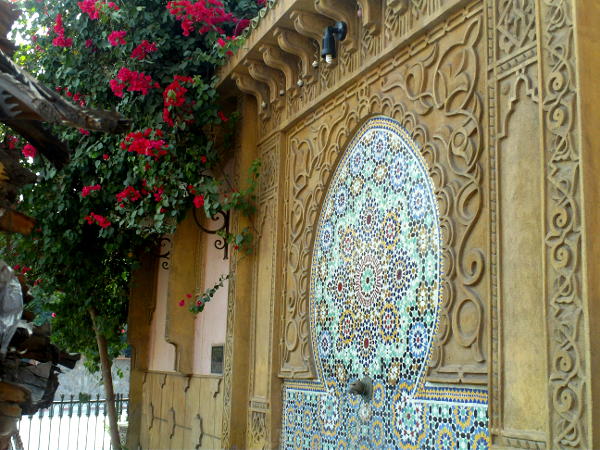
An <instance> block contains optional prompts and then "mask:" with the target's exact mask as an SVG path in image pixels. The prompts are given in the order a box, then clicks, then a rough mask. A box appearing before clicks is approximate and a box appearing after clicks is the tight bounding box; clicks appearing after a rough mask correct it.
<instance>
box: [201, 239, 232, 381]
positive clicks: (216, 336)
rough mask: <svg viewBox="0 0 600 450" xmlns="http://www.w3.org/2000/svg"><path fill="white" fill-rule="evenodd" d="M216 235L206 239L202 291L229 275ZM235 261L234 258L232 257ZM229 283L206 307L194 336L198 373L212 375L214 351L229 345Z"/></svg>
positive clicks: (226, 283) (226, 261)
mask: <svg viewBox="0 0 600 450" xmlns="http://www.w3.org/2000/svg"><path fill="white" fill-rule="evenodd" d="M216 239H219V238H218V236H215V235H208V234H207V235H205V243H206V245H205V248H204V252H205V253H204V281H203V283H202V284H201V285H202V290H205V289H207V288H209V287H212V286H213V285H214V284H215V283H216V282H217V280H218V279H219V277H220V276H221V275H224V274H227V273H229V260H224V259H223V250H217V249H216V248H215V246H214V243H215V240H216ZM230 257H233V255H230ZM228 289H229V284H228V282H225V285H224V286H223V287H222V288H220V289H219V290H218V291H217V293H216V294H215V296H214V297H213V300H212V301H211V302H209V303H207V304H206V307H205V308H204V311H202V312H201V313H199V314H198V315H197V317H196V330H195V335H194V373H195V374H199V375H208V374H210V357H211V347H212V346H213V345H222V344H224V343H225V331H226V328H227V292H228Z"/></svg>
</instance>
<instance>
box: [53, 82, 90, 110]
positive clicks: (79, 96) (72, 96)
mask: <svg viewBox="0 0 600 450" xmlns="http://www.w3.org/2000/svg"><path fill="white" fill-rule="evenodd" d="M54 90H55V91H56V92H62V91H63V88H62V87H60V86H56V88H54ZM64 94H65V95H66V96H67V97H69V98H70V99H72V100H73V101H74V102H75V103H78V104H79V106H85V98H84V97H83V95H82V94H81V93H80V92H76V93H75V94H73V93H72V92H71V91H70V90H69V88H64Z"/></svg>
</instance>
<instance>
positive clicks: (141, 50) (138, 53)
mask: <svg viewBox="0 0 600 450" xmlns="http://www.w3.org/2000/svg"><path fill="white" fill-rule="evenodd" d="M156 50H158V48H157V47H156V44H155V43H154V42H148V41H147V40H145V39H144V40H143V41H142V43H141V44H140V45H138V46H137V47H136V48H134V49H133V51H132V52H131V58H133V59H137V60H138V61H141V60H142V59H144V58H145V57H146V55H148V54H150V53H153V52H155V51H156Z"/></svg>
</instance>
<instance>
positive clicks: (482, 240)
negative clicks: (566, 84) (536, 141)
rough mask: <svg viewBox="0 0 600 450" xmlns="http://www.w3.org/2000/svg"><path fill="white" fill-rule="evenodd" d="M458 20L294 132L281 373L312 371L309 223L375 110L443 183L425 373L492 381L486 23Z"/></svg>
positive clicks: (433, 376) (311, 224)
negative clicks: (435, 301)
mask: <svg viewBox="0 0 600 450" xmlns="http://www.w3.org/2000/svg"><path fill="white" fill-rule="evenodd" d="M473 14H474V13H473ZM465 19H466V17H465ZM459 25H460V23H459ZM457 27H458V25H454V31H453V36H452V37H448V39H447V40H444V39H443V37H442V39H440V41H439V42H435V43H433V44H431V45H429V46H427V47H426V48H425V50H423V51H422V52H421V53H419V54H417V55H415V56H414V57H408V56H407V59H408V61H407V62H406V66H405V67H404V68H401V67H397V68H394V67H391V64H390V67H389V68H386V69H385V71H386V72H385V73H387V76H386V77H384V78H383V79H381V78H380V80H379V81H375V80H376V79H377V78H376V77H377V75H375V74H373V75H372V77H371V76H366V77H365V79H366V80H369V81H365V82H364V83H361V84H358V85H354V86H353V87H352V88H351V89H349V90H347V91H346V93H345V94H344V95H342V96H340V97H339V98H337V99H335V100H334V101H332V102H330V103H329V104H327V105H324V107H323V109H325V110H327V111H330V112H328V113H326V114H323V113H319V120H318V121H316V120H315V118H314V117H309V118H307V119H306V120H305V121H303V123H301V124H298V125H297V126H296V127H295V130H296V131H293V132H292V134H291V138H290V148H289V155H290V156H289V163H288V168H287V174H286V175H285V176H284V179H286V180H288V181H287V183H288V188H287V189H288V191H287V192H286V196H287V198H288V200H287V202H286V205H285V211H284V217H286V222H287V226H288V233H284V239H285V242H284V254H285V258H286V265H287V270H286V273H285V274H284V277H285V281H284V283H285V301H284V304H285V311H283V318H282V324H283V328H282V369H281V374H282V375H284V376H288V377H294V378H306V377H308V378H310V377H311V376H312V375H313V372H312V367H311V364H312V357H311V348H310V339H309V322H308V289H309V281H310V257H311V251H312V236H313V233H314V229H313V227H314V224H315V223H316V219H317V216H318V213H319V210H320V204H321V201H322V197H323V194H324V191H325V187H326V185H327V182H328V180H329V177H330V175H331V173H332V171H333V170H334V168H335V164H336V161H337V158H338V157H339V154H340V152H341V151H342V150H343V148H344V145H345V143H346V142H347V140H348V138H349V135H350V134H351V133H352V131H353V130H354V129H355V127H356V126H357V125H358V124H359V123H360V121H361V120H362V118H364V117H366V116H368V115H369V114H373V113H377V114H385V115H388V116H390V117H393V118H395V119H396V120H398V121H400V122H401V123H402V124H404V125H405V126H406V128H407V129H408V130H409V132H411V133H412V135H413V139H415V140H416V142H417V143H418V145H419V146H420V147H421V148H422V153H423V155H424V156H425V158H426V160H427V161H428V163H429V167H430V171H431V173H430V175H431V176H432V178H433V180H434V182H435V184H436V187H437V192H436V195H437V200H438V203H439V208H440V215H441V226H442V234H443V247H444V270H445V279H446V280H447V281H446V285H445V286H444V292H445V297H444V299H443V301H442V305H441V315H442V319H441V325H440V333H439V336H438V340H437V342H436V344H435V352H434V353H435V355H434V359H433V361H432V367H431V370H430V374H429V377H430V379H431V380H439V381H444V382H459V381H467V382H473V383H484V382H485V381H486V380H487V366H486V364H487V361H486V360H487V357H486V355H485V336H486V333H487V331H486V324H485V322H486V321H485V317H486V314H487V312H486V305H485V304H484V302H483V299H485V298H486V295H487V294H486V291H485V289H486V287H485V286H486V280H487V276H486V275H485V273H486V272H485V271H486V260H487V255H486V252H487V250H484V249H485V248H486V247H485V246H486V239H487V238H486V237H485V234H484V230H485V224H484V222H483V221H482V217H483V216H482V209H483V198H484V196H483V192H484V181H483V180H484V173H483V171H484V166H483V165H482V163H481V159H482V157H483V155H484V149H485V147H484V145H483V142H484V139H483V136H484V134H483V130H482V128H481V123H482V117H483V106H482V102H481V89H482V83H481V80H480V72H479V70H480V69H479V67H480V66H481V61H480V58H479V56H478V55H479V54H480V53H481V51H480V47H481V46H480V36H481V28H482V20H481V18H480V17H477V18H475V19H473V20H470V21H469V22H468V23H466V24H464V25H463V26H462V27H460V28H457ZM380 70H381V69H380ZM403 74H406V75H405V76H404V75H403ZM382 80H383V81H382ZM350 92H351V93H350ZM408 111H412V112H408ZM303 128H304V129H303ZM430 130H431V131H430ZM468 324H470V326H467V325H468ZM449 343H451V344H452V346H453V348H455V349H456V348H457V347H458V348H459V349H460V350H459V351H458V352H457V351H454V354H453V355H448V354H447V352H446V350H445V348H446V346H447V345H448V344H449ZM464 361H468V362H467V363H465V362H464Z"/></svg>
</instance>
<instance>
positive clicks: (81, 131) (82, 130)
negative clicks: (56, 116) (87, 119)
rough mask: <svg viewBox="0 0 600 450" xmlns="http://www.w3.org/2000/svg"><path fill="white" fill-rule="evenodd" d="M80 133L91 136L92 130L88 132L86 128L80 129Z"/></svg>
mask: <svg viewBox="0 0 600 450" xmlns="http://www.w3.org/2000/svg"><path fill="white" fill-rule="evenodd" d="M79 132H80V133H81V134H83V135H85V136H89V135H90V130H86V129H85V128H79Z"/></svg>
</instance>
